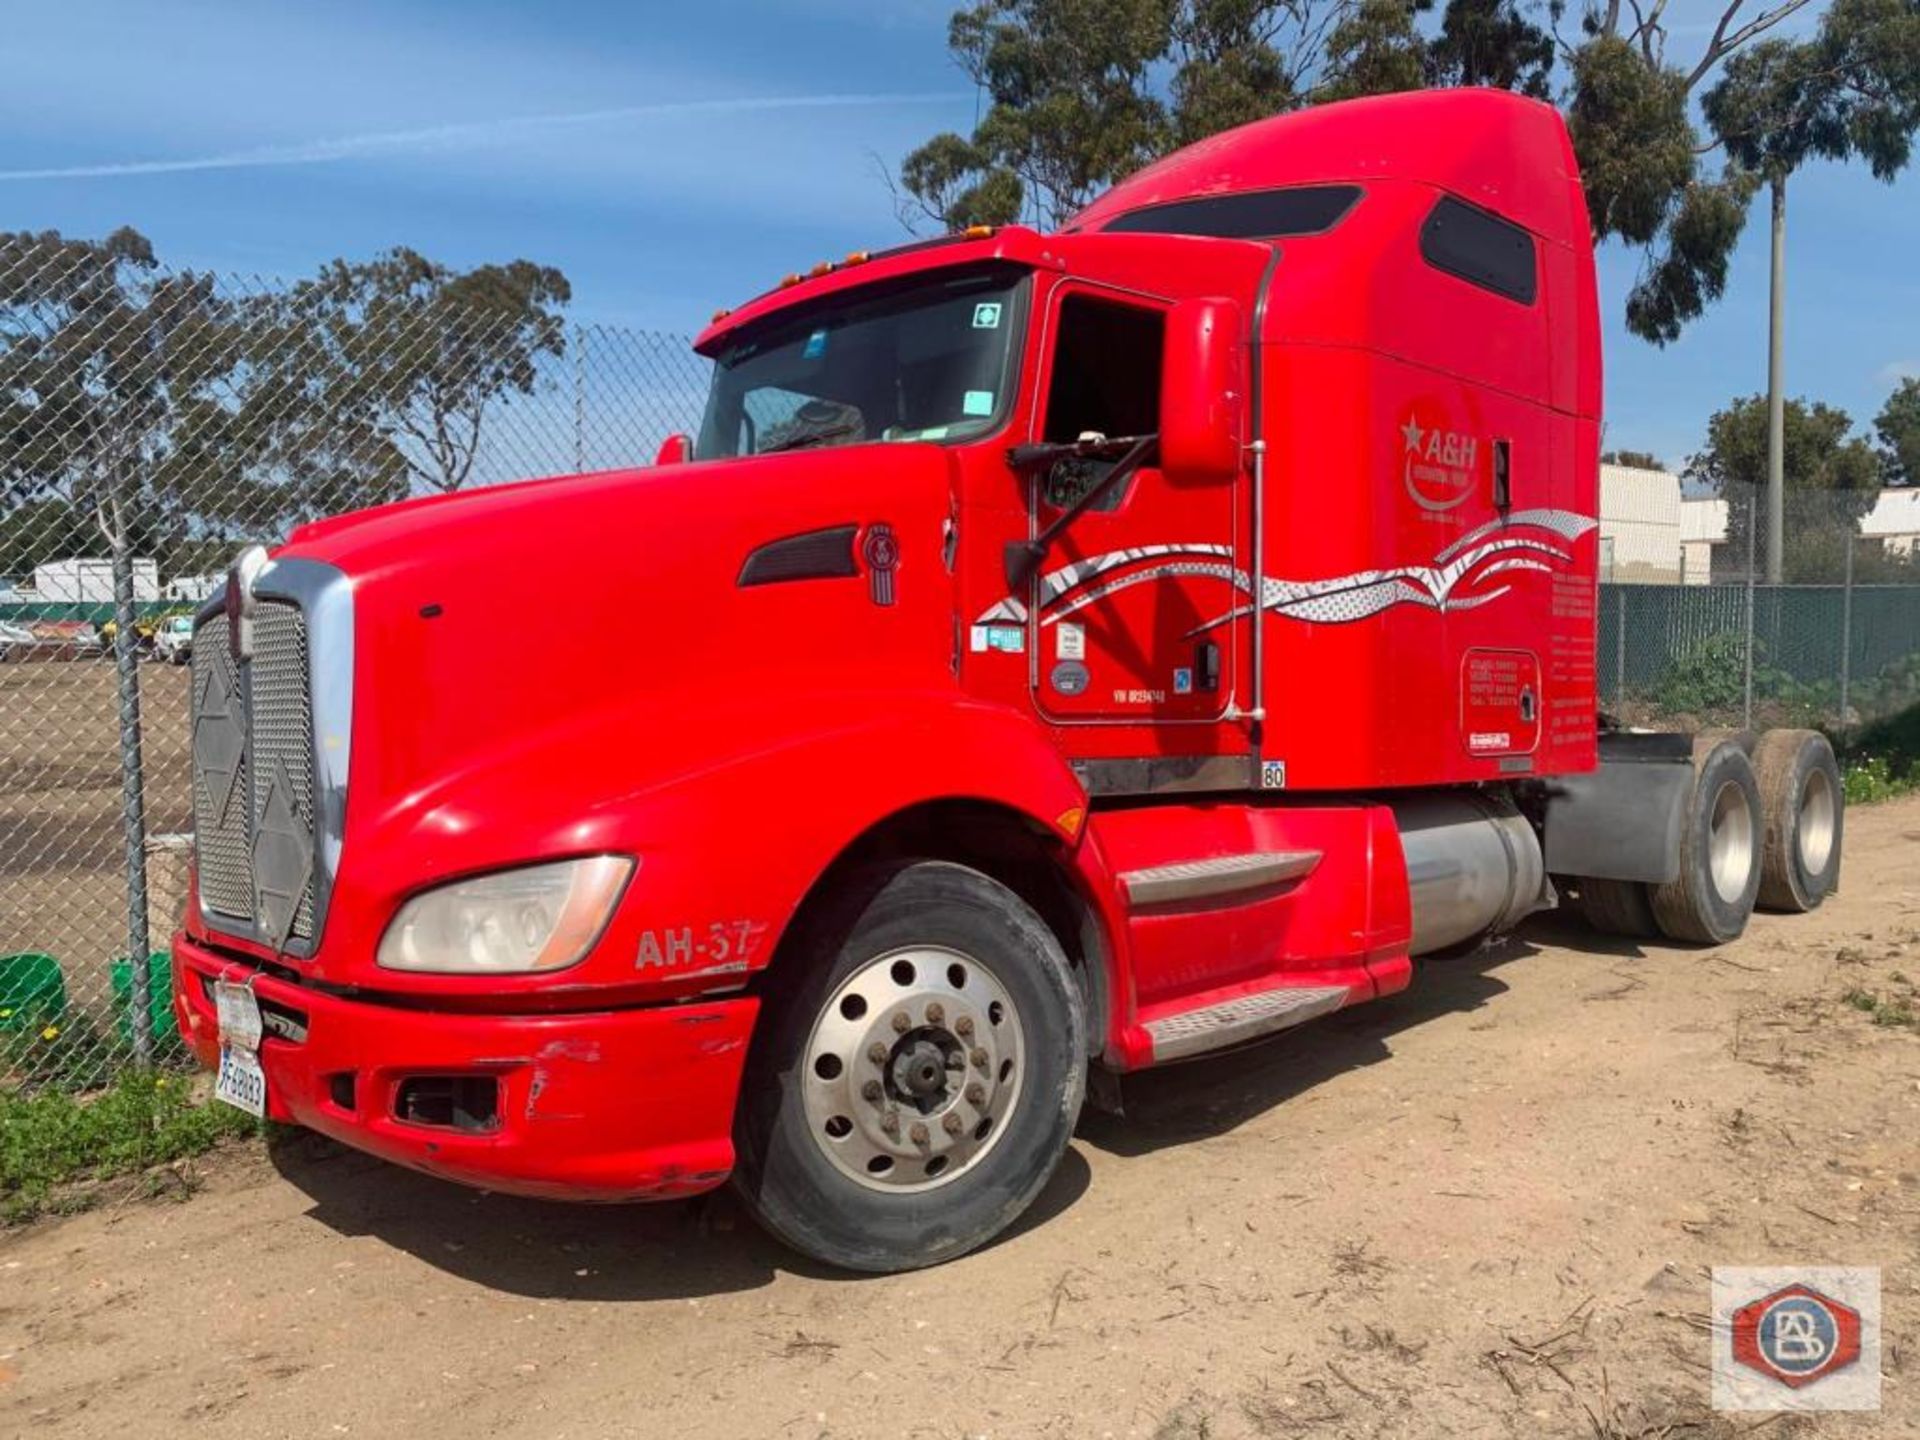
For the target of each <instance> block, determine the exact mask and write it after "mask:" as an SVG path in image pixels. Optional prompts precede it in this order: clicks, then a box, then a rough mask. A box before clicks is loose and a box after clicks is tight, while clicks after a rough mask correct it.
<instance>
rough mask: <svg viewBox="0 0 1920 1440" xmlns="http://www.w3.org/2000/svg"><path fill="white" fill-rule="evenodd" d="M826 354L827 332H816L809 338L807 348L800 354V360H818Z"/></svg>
mask: <svg viewBox="0 0 1920 1440" xmlns="http://www.w3.org/2000/svg"><path fill="white" fill-rule="evenodd" d="M826 353H827V332H826V331H824V330H816V331H814V332H813V333H812V334H811V335H809V336H807V345H806V348H805V349H804V350H802V351H801V352H800V358H801V359H802V360H818V359H819V358H820V357H821V356H822V355H824V354H826Z"/></svg>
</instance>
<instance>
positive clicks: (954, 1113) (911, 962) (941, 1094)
mask: <svg viewBox="0 0 1920 1440" xmlns="http://www.w3.org/2000/svg"><path fill="white" fill-rule="evenodd" d="M1025 1060H1026V1057H1025V1040H1024V1036H1023V1034H1022V1031H1021V1027H1020V1019H1019V1016H1018V1014H1017V1013H1016V1012H1015V1009H1014V1004H1013V998H1012V996H1011V995H1010V994H1009V993H1008V991H1007V989H1006V987H1005V986H1004V985H1002V984H1001V983H1000V980H999V978H998V977H997V976H995V975H994V974H993V973H992V971H990V970H989V969H988V968H987V967H986V966H985V965H983V964H981V963H980V962H979V961H978V960H975V959H973V958H972V957H971V956H968V955H963V954H961V953H960V952H958V951H954V950H949V949H946V948H943V947H931V946H929V947H916V948H913V949H907V950H896V951H890V952H888V953H887V954H884V955H880V956H876V957H875V958H874V959H872V960H870V961H868V962H867V963H866V964H865V965H863V966H861V967H860V968H859V969H858V970H856V971H855V972H854V973H853V974H852V975H850V976H848V977H847V979H845V980H844V981H842V982H841V984H840V985H839V986H838V988H836V989H835V990H834V992H833V993H832V994H831V995H829V996H828V997H827V1002H826V1005H825V1006H824V1008H823V1009H822V1011H821V1013H820V1016H819V1018H818V1019H817V1020H815V1022H814V1026H813V1031H812V1033H811V1034H810V1035H809V1036H808V1040H807V1049H806V1054H805V1057H804V1060H803V1067H804V1068H803V1072H802V1075H803V1079H802V1083H803V1085H804V1091H803V1097H804V1101H805V1103H804V1106H803V1109H804V1112H805V1115H806V1120H807V1128H808V1130H809V1132H810V1133H811V1136H812V1139H813V1143H814V1144H815V1145H817V1146H818V1147H819V1148H820V1150H821V1152H822V1153H823V1154H824V1155H825V1156H826V1157H827V1159H828V1160H830V1161H831V1162H832V1163H833V1165H834V1166H835V1167H836V1168H837V1169H839V1170H840V1171H842V1172H843V1173H844V1174H846V1175H848V1176H849V1177H851V1178H852V1179H854V1180H856V1181H858V1182H859V1183H860V1184H862V1185H865V1186H868V1187H870V1188H872V1189H879V1190H888V1191H900V1190H924V1189H930V1188H933V1187H934V1186H937V1185H943V1184H947V1183H949V1182H951V1181H952V1180H953V1179H955V1178H956V1177H958V1176H959V1175H961V1174H963V1173H965V1171H966V1170H967V1169H968V1168H970V1167H971V1166H972V1165H974V1164H975V1163H977V1162H978V1161H979V1159H980V1157H981V1156H983V1155H985V1154H986V1153H987V1151H988V1150H990V1149H991V1148H992V1147H993V1145H994V1143H995V1142H996V1141H997V1140H998V1139H999V1137H1000V1134H1001V1132H1002V1130H1004V1129H1005V1123H1004V1122H1005V1120H1006V1117H1007V1116H1008V1115H1009V1114H1010V1113H1011V1112H1012V1109H1013V1105H1014V1101H1015V1099H1016V1098H1017V1096H1018V1095H1019V1092H1020V1087H1021V1084H1022V1083H1023V1073H1024V1071H1025V1068H1026V1064H1025Z"/></svg>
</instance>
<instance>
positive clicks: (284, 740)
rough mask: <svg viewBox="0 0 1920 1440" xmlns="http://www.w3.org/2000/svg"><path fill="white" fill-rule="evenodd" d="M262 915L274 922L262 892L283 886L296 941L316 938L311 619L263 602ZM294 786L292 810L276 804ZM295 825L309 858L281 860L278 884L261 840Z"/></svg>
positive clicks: (259, 724)
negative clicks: (278, 788)
mask: <svg viewBox="0 0 1920 1440" xmlns="http://www.w3.org/2000/svg"><path fill="white" fill-rule="evenodd" d="M252 666H253V693H252V696H251V698H250V700H249V704H250V706H251V713H252V717H253V755H252V765H251V777H252V781H253V788H252V792H251V793H252V804H253V825H254V834H255V837H256V843H255V847H254V862H255V863H254V868H255V872H256V873H255V875H254V889H255V895H256V903H255V907H254V917H255V919H257V920H260V921H262V922H267V921H268V920H269V916H268V914H267V913H266V911H267V909H268V907H267V906H266V905H263V904H261V903H260V895H261V892H263V891H265V890H267V889H269V888H270V885H271V884H277V885H279V886H280V887H283V888H284V889H285V890H286V891H288V892H290V893H291V894H293V895H295V896H297V897H298V898H297V899H296V900H295V902H294V912H293V917H292V925H291V928H290V929H289V930H288V931H287V933H288V934H289V935H290V936H291V937H292V938H293V939H295V940H311V939H312V938H313V876H312V869H311V867H312V860H313V713H312V711H311V709H310V708H309V702H308V697H307V622H306V620H305V618H304V617H303V616H302V615H301V614H300V612H299V610H298V609H296V608H295V607H294V606H291V605H281V604H275V603H272V602H263V603H262V604H261V606H260V611H259V615H258V617H257V618H256V619H255V620H254V625H253V661H252ZM276 782H278V783H282V784H284V785H285V786H286V787H287V790H288V795H287V797H286V800H287V802H288V803H287V805H286V807H285V809H284V810H282V809H280V808H279V807H277V806H276V805H275V804H274V803H273V797H272V793H271V792H272V787H273V786H274V784H275V783H276ZM276 816H277V817H278V823H279V824H280V825H281V827H282V828H284V827H285V826H286V824H287V822H288V821H291V822H293V824H294V825H295V826H296V827H297V829H298V832H299V839H300V840H301V842H302V845H301V847H300V848H301V850H302V851H303V857H295V858H287V857H284V856H283V857H281V859H280V864H281V866H282V868H283V869H284V868H286V867H293V870H295V871H297V873H287V874H282V875H280V876H278V877H275V879H274V880H273V881H272V882H270V880H269V876H268V875H267V873H266V855H265V851H264V848H263V847H262V846H261V845H260V843H259V837H260V836H261V835H262V833H263V832H266V831H268V830H269V829H270V828H272V827H273V826H274V825H275V823H276ZM282 924H284V917H282V918H281V919H280V920H278V921H277V922H276V923H268V924H267V925H266V929H267V933H268V938H270V939H278V938H279V931H280V929H281V927H282Z"/></svg>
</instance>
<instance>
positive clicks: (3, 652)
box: [0, 620, 38, 663]
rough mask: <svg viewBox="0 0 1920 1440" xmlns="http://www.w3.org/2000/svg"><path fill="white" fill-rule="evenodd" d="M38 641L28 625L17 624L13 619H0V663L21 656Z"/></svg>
mask: <svg viewBox="0 0 1920 1440" xmlns="http://www.w3.org/2000/svg"><path fill="white" fill-rule="evenodd" d="M37 643H38V642H37V641H35V639H34V638H33V632H32V631H31V630H29V629H27V627H26V626H24V625H16V624H14V623H13V622H12V621H11V620H0V663H4V662H6V661H8V660H12V659H15V658H17V657H19V656H20V655H21V653H22V652H23V651H27V650H31V649H32V648H33V647H34V645H35V644H37Z"/></svg>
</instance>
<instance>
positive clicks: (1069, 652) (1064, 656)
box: [1053, 620, 1087, 660]
mask: <svg viewBox="0 0 1920 1440" xmlns="http://www.w3.org/2000/svg"><path fill="white" fill-rule="evenodd" d="M1053 634H1054V654H1055V656H1056V657H1057V658H1058V659H1061V660H1084V659H1086V658H1087V627H1086V626H1084V625H1072V624H1068V623H1067V622H1066V621H1064V620H1063V621H1061V622H1060V624H1058V625H1056V626H1054V627H1053Z"/></svg>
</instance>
